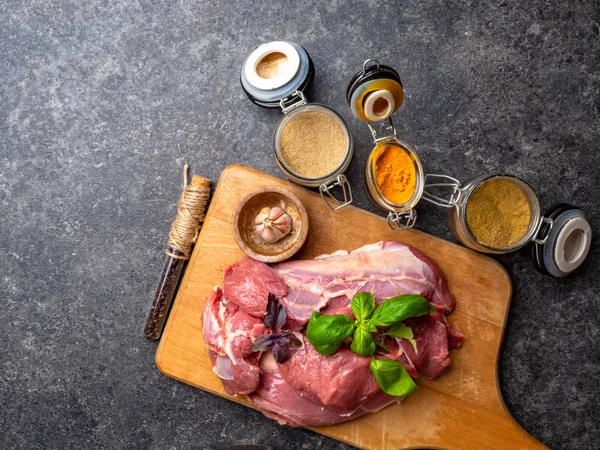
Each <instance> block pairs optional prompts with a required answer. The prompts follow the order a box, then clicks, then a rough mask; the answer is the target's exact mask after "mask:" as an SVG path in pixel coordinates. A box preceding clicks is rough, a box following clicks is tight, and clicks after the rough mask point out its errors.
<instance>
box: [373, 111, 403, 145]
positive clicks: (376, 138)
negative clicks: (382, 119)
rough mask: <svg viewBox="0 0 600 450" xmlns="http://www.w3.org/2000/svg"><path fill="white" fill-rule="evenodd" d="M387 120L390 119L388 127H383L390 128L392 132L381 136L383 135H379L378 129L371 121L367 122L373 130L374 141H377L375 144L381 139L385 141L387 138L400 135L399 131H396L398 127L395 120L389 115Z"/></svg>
mask: <svg viewBox="0 0 600 450" xmlns="http://www.w3.org/2000/svg"><path fill="white" fill-rule="evenodd" d="M387 120H388V125H387V126H386V127H384V128H383V129H384V130H390V131H391V134H388V135H386V136H381V137H377V130H376V129H375V128H374V127H373V126H372V125H371V124H370V123H367V126H368V127H369V130H371V135H372V136H373V142H375V144H378V143H379V142H381V141H385V140H387V139H390V138H395V137H397V136H398V133H397V132H396V127H395V126H394V121H393V120H392V118H391V117H388V119H387Z"/></svg>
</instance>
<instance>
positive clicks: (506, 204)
mask: <svg viewBox="0 0 600 450" xmlns="http://www.w3.org/2000/svg"><path fill="white" fill-rule="evenodd" d="M530 222H531V206H530V204H529V200H528V199H527V196H526V195H525V193H524V192H523V190H522V189H521V188H520V187H519V186H517V185H516V184H515V183H513V182H511V181H509V180H506V179H502V178H494V179H491V180H488V181H486V182H484V183H482V184H481V185H479V186H478V187H477V188H476V189H475V191H474V192H473V193H472V194H471V196H470V197H469V200H468V202H467V224H468V226H469V229H470V230H471V232H472V233H473V236H475V239H477V241H478V242H479V243H480V244H483V245H486V246H488V247H493V248H499V249H501V248H508V247H510V246H511V245H513V244H515V243H516V242H518V241H519V240H520V239H521V238H522V237H523V236H524V235H525V234H526V233H527V230H528V229H529V224H530Z"/></svg>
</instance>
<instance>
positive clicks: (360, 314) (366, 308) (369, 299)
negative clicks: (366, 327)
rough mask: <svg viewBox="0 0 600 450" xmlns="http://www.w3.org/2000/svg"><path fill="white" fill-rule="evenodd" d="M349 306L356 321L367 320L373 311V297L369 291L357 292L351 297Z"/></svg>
mask: <svg viewBox="0 0 600 450" xmlns="http://www.w3.org/2000/svg"><path fill="white" fill-rule="evenodd" d="M351 306H352V313H353V314H354V316H355V317H356V319H357V320H358V321H363V320H368V319H370V318H371V316H372V315H373V312H374V311H375V297H373V294H371V293H370V292H359V293H358V294H356V295H355V296H354V298H353V299H352V305H351Z"/></svg>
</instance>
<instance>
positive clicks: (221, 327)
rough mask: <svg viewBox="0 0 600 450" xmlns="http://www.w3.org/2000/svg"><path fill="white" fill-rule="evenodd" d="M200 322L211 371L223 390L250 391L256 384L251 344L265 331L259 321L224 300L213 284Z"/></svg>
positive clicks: (255, 361)
mask: <svg viewBox="0 0 600 450" xmlns="http://www.w3.org/2000/svg"><path fill="white" fill-rule="evenodd" d="M202 324H203V333H204V339H205V341H206V344H207V346H208V349H209V354H210V357H211V360H212V363H213V371H214V372H215V373H216V374H217V375H218V376H219V377H220V378H221V380H222V381H223V386H224V387H225V390H226V391H227V392H228V393H229V394H231V395H235V394H247V393H250V392H252V391H254V390H255V389H256V388H257V387H258V384H259V383H260V368H259V367H258V354H256V353H253V352H252V343H253V342H254V340H255V339H256V338H257V337H259V336H261V335H263V334H265V326H264V324H263V321H262V320H261V319H259V318H257V317H254V316H251V315H250V314H247V313H246V312H245V311H243V310H242V309H241V308H239V307H238V306H237V305H236V304H234V303H233V302H230V301H228V300H227V299H226V298H225V297H224V296H223V291H222V290H221V288H219V287H215V288H214V290H213V292H212V293H211V296H210V298H209V299H208V300H207V302H206V304H205V305H204V311H203V313H202Z"/></svg>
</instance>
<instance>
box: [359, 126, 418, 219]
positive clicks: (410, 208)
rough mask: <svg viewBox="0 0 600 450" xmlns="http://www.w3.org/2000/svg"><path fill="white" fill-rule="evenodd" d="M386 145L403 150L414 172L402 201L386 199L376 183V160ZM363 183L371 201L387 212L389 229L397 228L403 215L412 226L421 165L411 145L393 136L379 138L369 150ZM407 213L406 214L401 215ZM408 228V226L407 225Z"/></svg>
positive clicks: (414, 217)
mask: <svg viewBox="0 0 600 450" xmlns="http://www.w3.org/2000/svg"><path fill="white" fill-rule="evenodd" d="M388 146H395V147H397V148H398V149H399V150H401V151H403V152H405V153H406V154H407V155H408V157H409V158H410V160H411V162H412V164H413V169H414V174H415V187H414V191H413V193H412V195H411V196H410V198H409V199H408V200H407V201H405V202H403V203H394V202H393V201H392V200H390V199H388V198H387V197H386V195H385V194H384V193H383V192H382V191H381V189H380V187H379V184H378V183H377V162H378V159H379V157H380V155H381V152H382V151H383V150H384V149H386V148H387V147H388ZM365 183H366V186H367V193H368V194H369V198H370V199H371V201H372V202H373V203H375V204H376V205H377V206H378V207H379V208H380V209H381V210H383V211H386V212H388V216H387V219H386V220H387V223H388V226H389V227H390V228H391V229H397V228H400V227H401V225H400V224H401V223H402V220H403V218H404V217H406V219H405V220H406V221H407V222H406V224H407V225H410V226H412V224H411V222H412V223H414V221H416V210H415V209H414V207H415V206H416V204H417V203H418V202H419V200H420V199H421V195H422V194H423V187H424V182H423V167H422V165H421V162H420V160H419V156H418V155H417V153H416V152H415V151H414V150H413V149H412V147H411V146H410V145H408V144H406V143H404V142H402V141H400V140H399V139H397V138H395V137H389V138H386V139H383V140H380V141H379V142H378V143H377V144H376V145H375V148H374V149H373V150H372V151H371V154H370V155H369V159H368V160H367V164H366V167H365ZM406 214H408V216H403V215H406ZM407 228H408V227H407Z"/></svg>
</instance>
